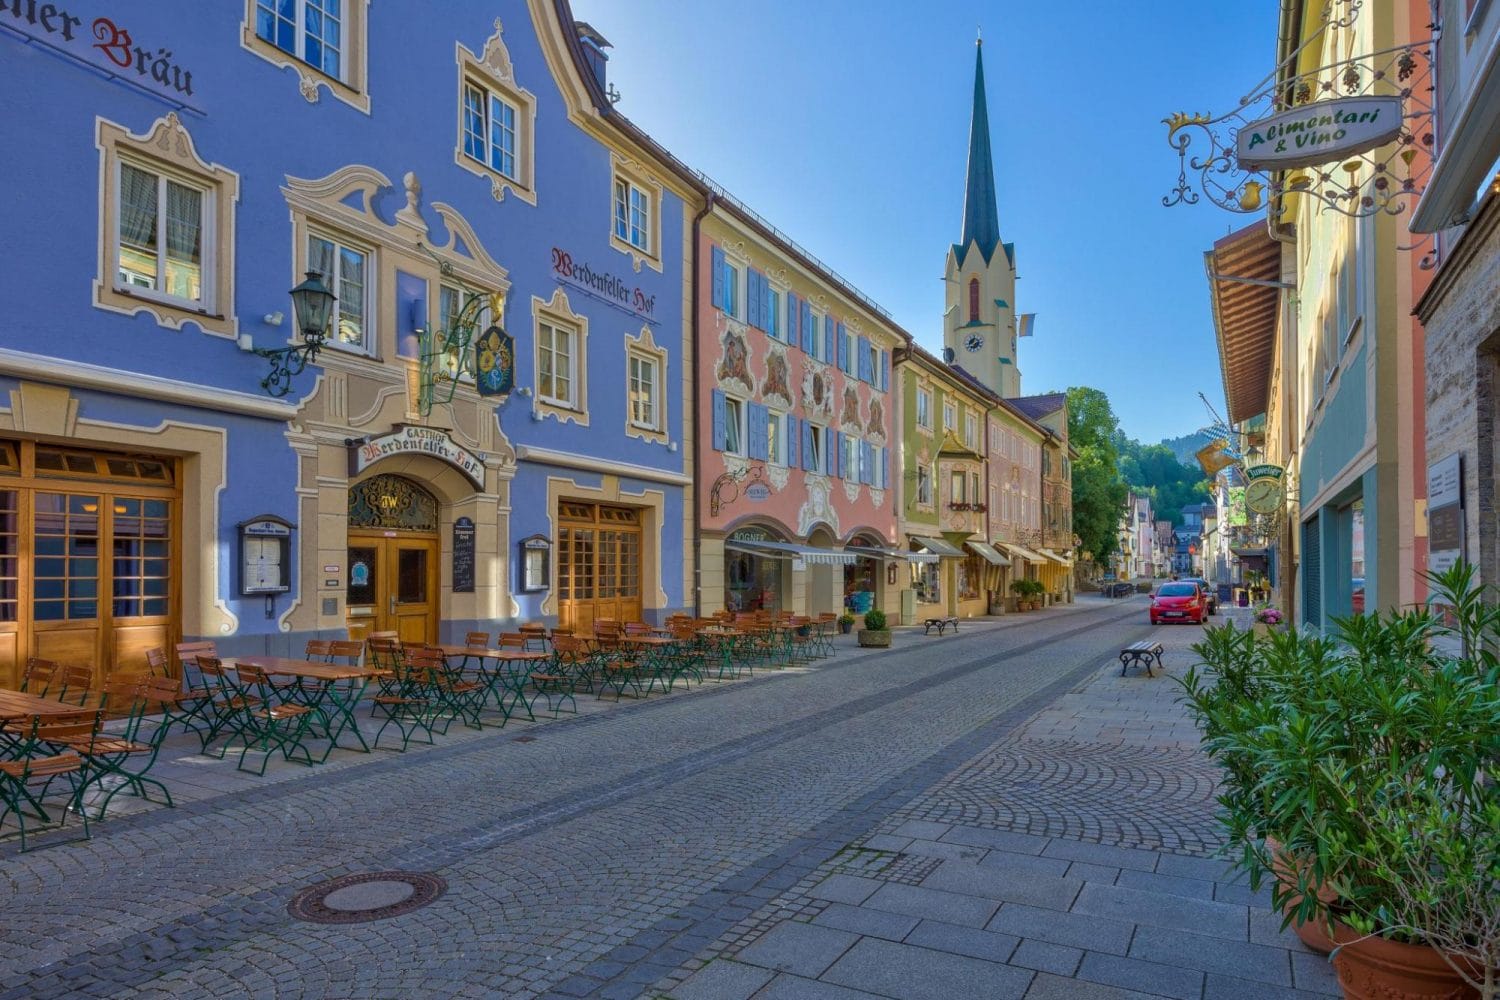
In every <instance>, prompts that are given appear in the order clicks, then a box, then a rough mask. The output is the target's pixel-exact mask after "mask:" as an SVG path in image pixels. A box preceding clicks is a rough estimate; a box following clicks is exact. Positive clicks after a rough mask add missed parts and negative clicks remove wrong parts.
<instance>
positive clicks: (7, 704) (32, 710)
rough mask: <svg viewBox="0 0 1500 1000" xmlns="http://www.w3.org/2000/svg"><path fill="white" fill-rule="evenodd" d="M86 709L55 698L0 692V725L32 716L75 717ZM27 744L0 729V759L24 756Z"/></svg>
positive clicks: (18, 737) (16, 692)
mask: <svg viewBox="0 0 1500 1000" xmlns="http://www.w3.org/2000/svg"><path fill="white" fill-rule="evenodd" d="M84 711H87V709H84V708H80V707H79V706H77V705H69V704H68V703H67V702H65V701H58V700H57V699H55V698H42V697H39V696H37V695H34V694H26V693H25V692H24V691H5V690H0V724H3V723H6V722H9V721H10V720H12V719H29V718H31V717H32V716H34V715H42V716H48V715H77V714H78V713H80V712H84ZM28 746H29V743H28V741H27V740H23V739H22V738H21V737H20V735H19V734H17V733H15V732H13V731H12V730H10V729H0V757H10V756H14V755H18V754H19V755H24V754H26V752H27V747H28Z"/></svg>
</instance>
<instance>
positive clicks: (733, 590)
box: [695, 197, 910, 614]
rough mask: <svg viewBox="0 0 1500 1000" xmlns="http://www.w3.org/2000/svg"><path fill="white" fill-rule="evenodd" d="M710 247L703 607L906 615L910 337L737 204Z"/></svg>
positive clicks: (702, 469)
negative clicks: (901, 523)
mask: <svg viewBox="0 0 1500 1000" xmlns="http://www.w3.org/2000/svg"><path fill="white" fill-rule="evenodd" d="M696 239H697V241H698V244H697V247H696V249H697V254H696V258H697V274H696V275H695V282H696V285H695V289H696V292H695V303H696V309H697V329H698V337H697V378H698V385H699V389H698V394H697V396H698V402H697V414H696V416H697V420H696V426H697V441H696V454H697V459H698V462H699V463H700V464H698V465H697V469H698V476H697V491H698V495H697V507H698V518H697V520H698V526H699V531H698V544H699V551H698V559H697V565H698V577H699V585H698V599H699V607H700V609H701V611H702V612H703V613H705V614H706V613H709V612H713V611H717V610H720V609H721V608H729V609H731V610H758V609H762V608H764V609H772V610H786V611H794V612H796V613H799V614H818V613H822V612H839V611H842V610H844V609H845V608H846V607H847V608H849V609H851V610H853V611H855V612H863V611H865V610H868V609H869V608H870V607H872V606H874V607H882V608H885V609H887V610H890V611H894V610H895V608H894V607H893V605H895V604H897V603H898V602H899V596H898V594H899V591H898V587H897V585H896V580H897V578H898V574H896V573H894V572H892V570H894V569H895V568H896V565H897V563H898V562H900V561H901V559H902V557H901V556H900V555H899V554H897V553H896V548H897V545H898V539H897V537H896V523H897V505H896V497H897V494H898V492H899V491H898V489H897V486H898V483H897V481H896V480H897V478H898V470H899V462H898V460H897V458H896V440H895V437H896V434H895V427H896V414H895V413H894V412H893V407H894V405H895V394H894V393H892V392H891V384H892V383H891V352H892V351H893V350H894V349H895V348H896V347H898V346H902V345H904V344H906V343H908V342H909V341H910V336H909V335H908V334H907V333H906V332H905V331H904V330H902V329H901V328H900V327H898V326H897V325H895V324H894V323H893V322H892V321H891V320H890V318H889V317H888V316H886V315H885V313H884V312H883V311H882V310H881V309H880V308H879V307H878V306H876V305H875V304H874V303H873V302H871V301H870V300H869V299H867V298H866V297H865V296H864V295H862V294H861V293H860V292H859V291H858V290H856V289H854V288H853V287H851V286H850V285H848V284H847V283H846V282H845V281H843V279H841V278H840V277H839V276H838V275H836V274H834V273H833V272H832V271H830V270H829V269H828V268H826V267H825V266H823V265H822V264H821V263H820V262H818V261H817V260H816V259H814V258H812V257H811V256H810V255H808V254H807V253H806V252H804V251H802V250H801V249H800V248H798V247H797V246H796V245H795V244H793V243H791V242H790V241H789V240H787V239H786V238H785V237H783V236H782V235H781V234H780V233H779V232H777V231H776V230H774V229H773V228H771V227H770V226H768V225H766V224H765V223H763V222H762V221H761V220H759V219H758V218H757V217H756V216H754V215H753V213H750V212H748V211H746V210H744V209H743V208H741V207H740V206H739V205H738V204H737V203H735V202H733V201H732V200H730V199H728V198H727V197H720V198H718V199H717V200H716V201H715V203H714V204H713V206H712V208H711V210H710V211H709V212H708V214H707V215H706V216H705V217H704V218H703V219H702V221H701V222H700V224H699V228H698V232H697V234H696Z"/></svg>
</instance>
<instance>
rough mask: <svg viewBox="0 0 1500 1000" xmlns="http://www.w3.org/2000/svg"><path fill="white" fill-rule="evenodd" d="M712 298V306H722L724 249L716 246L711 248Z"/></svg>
mask: <svg viewBox="0 0 1500 1000" xmlns="http://www.w3.org/2000/svg"><path fill="white" fill-rule="evenodd" d="M712 257H713V268H714V278H713V299H714V308H715V309H723V308H724V251H723V250H720V249H719V248H718V247H714V248H713V254H712Z"/></svg>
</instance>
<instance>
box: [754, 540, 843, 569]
mask: <svg viewBox="0 0 1500 1000" xmlns="http://www.w3.org/2000/svg"><path fill="white" fill-rule="evenodd" d="M724 547H725V548H726V549H732V550H733V551H735V552H748V553H749V554H750V555H752V556H760V557H761V558H762V559H801V560H802V561H803V562H805V563H811V564H815V565H820V566H849V565H851V564H853V562H854V559H855V556H854V555H853V554H852V553H849V552H845V551H844V550H843V549H820V548H815V547H814V546H811V545H793V544H791V543H790V542H741V541H730V542H725V543H724Z"/></svg>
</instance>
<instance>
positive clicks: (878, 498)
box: [870, 486, 886, 508]
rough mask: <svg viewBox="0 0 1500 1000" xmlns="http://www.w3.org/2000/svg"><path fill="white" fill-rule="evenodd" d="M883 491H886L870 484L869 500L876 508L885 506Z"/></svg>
mask: <svg viewBox="0 0 1500 1000" xmlns="http://www.w3.org/2000/svg"><path fill="white" fill-rule="evenodd" d="M885 493H886V491H885V490H877V489H876V488H875V487H873V486H871V487H870V502H871V503H872V504H874V505H875V506H876V507H877V508H880V507H884V506H885Z"/></svg>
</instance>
